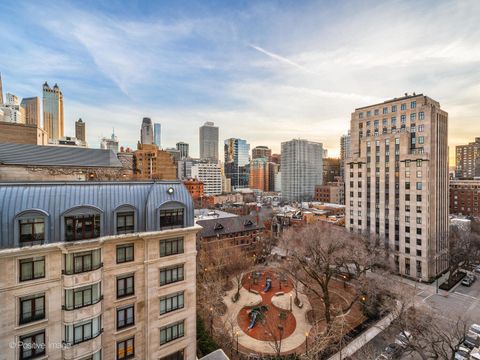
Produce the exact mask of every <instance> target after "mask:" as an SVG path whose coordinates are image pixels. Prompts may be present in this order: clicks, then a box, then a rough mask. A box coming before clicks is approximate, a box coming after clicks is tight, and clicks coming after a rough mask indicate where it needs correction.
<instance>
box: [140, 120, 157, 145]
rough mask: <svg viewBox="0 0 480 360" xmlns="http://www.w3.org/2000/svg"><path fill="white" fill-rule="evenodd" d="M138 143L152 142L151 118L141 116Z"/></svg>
mask: <svg viewBox="0 0 480 360" xmlns="http://www.w3.org/2000/svg"><path fill="white" fill-rule="evenodd" d="M140 143H141V144H153V143H154V142H153V125H152V119H150V118H147V117H145V118H143V120H142V128H141V130H140Z"/></svg>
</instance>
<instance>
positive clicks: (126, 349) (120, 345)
mask: <svg viewBox="0 0 480 360" xmlns="http://www.w3.org/2000/svg"><path fill="white" fill-rule="evenodd" d="M134 356H135V338H130V339H127V340H123V341H119V342H117V360H124V359H130V358H133V357H134Z"/></svg>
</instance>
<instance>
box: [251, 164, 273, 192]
mask: <svg viewBox="0 0 480 360" xmlns="http://www.w3.org/2000/svg"><path fill="white" fill-rule="evenodd" d="M249 170H250V174H249V176H250V178H249V187H250V188H251V189H257V190H261V191H270V182H269V181H270V172H269V162H268V158H265V157H257V158H256V159H252V161H250V169H249Z"/></svg>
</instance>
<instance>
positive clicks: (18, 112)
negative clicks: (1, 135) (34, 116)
mask: <svg viewBox="0 0 480 360" xmlns="http://www.w3.org/2000/svg"><path fill="white" fill-rule="evenodd" d="M2 110H3V121H5V122H10V123H15V124H25V110H24V109H23V108H22V107H21V106H20V103H19V101H18V97H17V96H16V95H13V94H9V93H7V94H6V102H5V104H4V105H3V106H2Z"/></svg>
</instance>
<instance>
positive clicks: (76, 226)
mask: <svg viewBox="0 0 480 360" xmlns="http://www.w3.org/2000/svg"><path fill="white" fill-rule="evenodd" d="M97 237H100V215H98V214H92V215H74V216H65V241H77V240H86V239H95V238H97Z"/></svg>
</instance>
